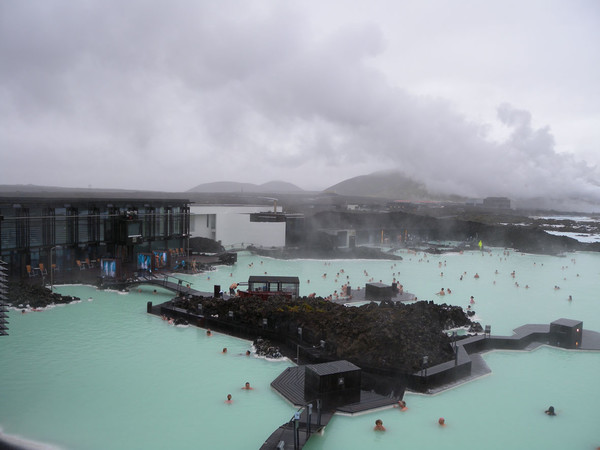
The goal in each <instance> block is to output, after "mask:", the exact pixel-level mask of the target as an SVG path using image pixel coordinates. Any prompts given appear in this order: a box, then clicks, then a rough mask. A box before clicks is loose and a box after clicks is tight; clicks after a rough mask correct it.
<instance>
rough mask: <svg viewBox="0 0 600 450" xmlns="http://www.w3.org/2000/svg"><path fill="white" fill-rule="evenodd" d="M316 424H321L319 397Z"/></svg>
mask: <svg viewBox="0 0 600 450" xmlns="http://www.w3.org/2000/svg"><path fill="white" fill-rule="evenodd" d="M317 426H319V427H320V426H321V399H320V398H318V399H317Z"/></svg>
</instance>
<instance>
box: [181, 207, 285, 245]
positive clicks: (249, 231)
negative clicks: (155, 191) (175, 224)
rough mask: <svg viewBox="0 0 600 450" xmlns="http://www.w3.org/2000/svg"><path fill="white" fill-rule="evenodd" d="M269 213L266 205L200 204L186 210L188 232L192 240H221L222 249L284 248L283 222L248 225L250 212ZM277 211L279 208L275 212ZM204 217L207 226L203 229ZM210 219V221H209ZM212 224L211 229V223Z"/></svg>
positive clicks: (252, 223) (204, 225) (279, 210)
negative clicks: (188, 221)
mask: <svg viewBox="0 0 600 450" xmlns="http://www.w3.org/2000/svg"><path fill="white" fill-rule="evenodd" d="M266 211H269V212H271V211H273V208H272V207H269V206H248V205H243V206H236V205H228V206H220V205H202V206H193V205H192V207H191V208H190V233H191V236H192V237H207V238H210V239H214V240H216V241H221V244H222V245H223V246H225V247H230V246H235V247H238V246H240V245H241V244H242V243H243V244H244V247H246V246H248V245H250V244H252V245H256V246H260V247H284V246H285V222H277V223H263V222H250V213H255V212H266ZM277 211H278V212H281V208H278V209H277ZM207 216H208V218H209V226H208V227H207V226H206V223H207ZM212 220H214V222H211V221H212ZM213 223H214V227H213V226H212V224H213Z"/></svg>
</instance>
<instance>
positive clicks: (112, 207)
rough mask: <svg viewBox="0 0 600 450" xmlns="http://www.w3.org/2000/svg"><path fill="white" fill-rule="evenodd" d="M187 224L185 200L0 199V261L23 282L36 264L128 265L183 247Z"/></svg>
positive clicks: (65, 267)
mask: <svg viewBox="0 0 600 450" xmlns="http://www.w3.org/2000/svg"><path fill="white" fill-rule="evenodd" d="M189 220H190V215H189V201H187V200H147V199H145V200H138V199H136V200H131V199H130V200H114V199H110V200H103V201H102V200H89V199H71V198H69V199H60V200H59V199H55V198H50V199H30V198H10V199H9V198H0V259H2V260H4V261H6V262H7V263H8V267H9V271H10V275H12V276H15V275H17V276H22V277H27V276H28V273H30V271H32V270H33V269H36V270H37V269H38V268H39V265H40V264H44V265H45V267H50V264H52V265H54V266H55V268H56V269H57V270H61V269H71V268H72V267H77V265H78V264H79V263H80V262H82V261H95V260H97V259H99V258H104V257H112V258H121V259H122V260H123V262H125V263H127V262H129V260H132V259H133V258H134V254H135V252H137V251H138V250H139V249H146V250H147V251H150V250H151V249H152V248H184V247H186V238H187V237H188V234H189ZM50 253H52V257H51V255H50ZM50 260H52V261H50Z"/></svg>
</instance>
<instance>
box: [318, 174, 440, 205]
mask: <svg viewBox="0 0 600 450" xmlns="http://www.w3.org/2000/svg"><path fill="white" fill-rule="evenodd" d="M325 192H329V193H336V194H339V195H351V196H362V197H380V198H390V199H402V200H441V199H442V198H441V196H440V195H435V194H432V193H430V192H429V191H428V190H427V187H426V186H425V185H424V184H423V183H419V182H418V181H415V180H413V179H411V178H409V177H407V176H406V175H404V174H403V173H401V172H397V171H393V172H390V171H385V172H375V173H372V174H369V175H361V176H358V177H354V178H350V179H348V180H345V181H342V182H341V183H338V184H335V185H333V186H331V187H329V188H327V189H325Z"/></svg>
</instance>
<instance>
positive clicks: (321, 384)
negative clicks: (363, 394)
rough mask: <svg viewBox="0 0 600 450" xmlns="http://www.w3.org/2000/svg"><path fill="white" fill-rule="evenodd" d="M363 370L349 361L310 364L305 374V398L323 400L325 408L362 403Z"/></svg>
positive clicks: (306, 367)
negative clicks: (361, 384)
mask: <svg viewBox="0 0 600 450" xmlns="http://www.w3.org/2000/svg"><path fill="white" fill-rule="evenodd" d="M360 383H361V369H360V367H358V366H356V365H354V364H352V363H351V362H349V361H345V360H341V361H332V362H328V363H322V364H309V365H307V366H305V372H304V398H305V399H306V400H307V401H311V400H314V399H321V402H322V403H323V407H324V408H336V407H337V406H340V405H347V404H350V403H357V402H359V401H360Z"/></svg>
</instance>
